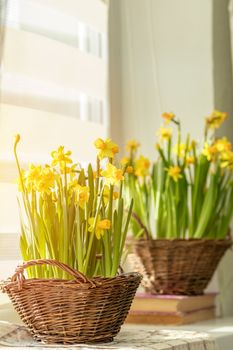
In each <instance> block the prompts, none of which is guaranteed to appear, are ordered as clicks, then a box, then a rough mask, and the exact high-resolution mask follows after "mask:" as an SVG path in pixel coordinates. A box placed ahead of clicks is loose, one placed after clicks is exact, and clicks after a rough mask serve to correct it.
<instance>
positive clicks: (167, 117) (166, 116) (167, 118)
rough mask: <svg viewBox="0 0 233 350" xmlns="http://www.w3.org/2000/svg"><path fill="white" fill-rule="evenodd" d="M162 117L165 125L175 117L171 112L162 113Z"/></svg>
mask: <svg viewBox="0 0 233 350" xmlns="http://www.w3.org/2000/svg"><path fill="white" fill-rule="evenodd" d="M162 117H163V119H164V120H165V123H170V121H171V120H173V119H175V117H176V116H175V114H174V113H172V112H170V113H168V112H164V113H163V114H162Z"/></svg>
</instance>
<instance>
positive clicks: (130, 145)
mask: <svg viewBox="0 0 233 350" xmlns="http://www.w3.org/2000/svg"><path fill="white" fill-rule="evenodd" d="M139 147H140V143H139V142H137V141H136V140H134V139H132V140H129V141H128V142H127V144H126V150H127V151H129V152H131V151H137V149H138V148H139Z"/></svg>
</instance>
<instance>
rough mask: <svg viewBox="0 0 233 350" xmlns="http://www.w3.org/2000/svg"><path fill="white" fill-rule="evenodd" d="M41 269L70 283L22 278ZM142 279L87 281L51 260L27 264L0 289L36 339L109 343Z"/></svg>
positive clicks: (124, 277) (122, 277) (125, 276)
mask: <svg viewBox="0 0 233 350" xmlns="http://www.w3.org/2000/svg"><path fill="white" fill-rule="evenodd" d="M43 264H49V265H52V266H56V267H58V268H61V269H62V270H64V271H66V272H68V273H69V274H70V275H71V276H73V277H74V279H73V280H62V279H25V277H24V269H26V268H27V267H30V266H33V265H43ZM141 278H142V276H141V275H140V274H139V273H128V274H121V275H119V276H117V277H113V278H101V277H96V278H91V279H89V278H87V277H85V276H84V275H83V274H81V273H80V272H78V271H76V270H74V269H72V268H70V267H69V266H67V265H65V264H63V263H60V262H57V261H55V260H31V261H28V262H26V263H24V264H23V265H21V266H18V267H17V269H16V272H15V274H14V275H13V277H12V278H11V281H6V282H4V283H3V285H2V287H1V289H2V290H3V292H7V294H8V296H9V297H10V299H11V301H12V303H13V305H14V307H15V309H16V311H17V312H18V314H19V316H20V317H21V319H22V321H23V322H24V323H25V324H26V326H27V328H28V330H29V331H30V333H31V334H32V336H33V337H34V339H36V340H39V341H42V342H43V343H62V344H74V343H84V342H86V343H94V342H109V341H112V340H113V338H114V337H115V336H116V335H117V333H118V332H119V331H120V327H121V325H122V324H123V323H124V320H125V318H126V316H127V314H128V311H129V308H130V305H131V302H132V300H133V298H134V295H135V292H136V290H137V288H138V286H139V284H140V282H141Z"/></svg>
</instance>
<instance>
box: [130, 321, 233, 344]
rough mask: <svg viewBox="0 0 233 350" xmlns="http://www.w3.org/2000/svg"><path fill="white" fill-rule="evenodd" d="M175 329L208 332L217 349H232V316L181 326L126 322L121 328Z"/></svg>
mask: <svg viewBox="0 0 233 350" xmlns="http://www.w3.org/2000/svg"><path fill="white" fill-rule="evenodd" d="M142 327H143V329H147V330H154V329H175V330H179V329H180V330H184V331H196V332H205V333H208V334H209V335H210V336H211V337H212V338H213V339H215V341H216V343H217V345H218V348H219V350H232V344H233V317H225V318H216V319H213V320H209V321H203V322H198V323H194V324H190V325H182V326H157V325H156V326H153V325H136V324H135V325H133V324H126V325H124V326H123V328H127V329H132V330H135V331H137V330H140V329H142Z"/></svg>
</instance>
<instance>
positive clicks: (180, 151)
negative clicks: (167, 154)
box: [173, 143, 186, 158]
mask: <svg viewBox="0 0 233 350" xmlns="http://www.w3.org/2000/svg"><path fill="white" fill-rule="evenodd" d="M185 149H186V145H185V144H184V143H180V144H176V145H175V146H174V147H173V153H175V154H177V155H178V157H179V158H183V157H184V155H185Z"/></svg>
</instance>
